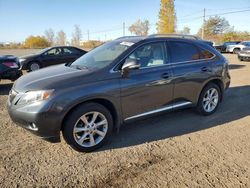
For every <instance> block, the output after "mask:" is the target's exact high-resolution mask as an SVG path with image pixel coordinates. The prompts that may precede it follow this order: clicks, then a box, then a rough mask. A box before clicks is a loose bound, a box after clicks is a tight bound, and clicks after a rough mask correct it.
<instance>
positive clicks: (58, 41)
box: [56, 30, 67, 45]
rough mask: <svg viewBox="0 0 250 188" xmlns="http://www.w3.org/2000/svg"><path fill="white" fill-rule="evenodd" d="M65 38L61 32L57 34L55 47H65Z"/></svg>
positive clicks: (64, 34)
mask: <svg viewBox="0 0 250 188" xmlns="http://www.w3.org/2000/svg"><path fill="white" fill-rule="evenodd" d="M66 42H67V37H66V33H65V32H64V31H63V30H60V31H58V32H57V36H56V44H57V45H66Z"/></svg>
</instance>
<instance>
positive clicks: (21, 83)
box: [13, 65, 93, 92]
mask: <svg viewBox="0 0 250 188" xmlns="http://www.w3.org/2000/svg"><path fill="white" fill-rule="evenodd" d="M92 75H93V71H90V70H88V69H83V70H78V69H74V68H71V67H67V66H65V65H57V66H51V67H48V68H43V69H41V70H38V71H34V72H31V73H28V74H26V75H24V76H22V77H20V78H19V79H18V80H17V81H16V82H15V83H14V85H13V88H14V90H15V91H17V92H27V91H34V90H45V89H60V88H61V87H63V88H65V87H72V86H74V85H76V84H77V83H79V81H81V83H84V82H90V81H91V80H93V78H92V79H91V77H92ZM83 77H85V78H84V79H83Z"/></svg>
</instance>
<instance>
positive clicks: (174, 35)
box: [148, 34, 201, 40]
mask: <svg viewBox="0 0 250 188" xmlns="http://www.w3.org/2000/svg"><path fill="white" fill-rule="evenodd" d="M157 37H159V38H160V37H175V38H186V39H194V40H201V39H200V38H199V37H197V36H194V35H183V34H153V35H149V36H148V38H157Z"/></svg>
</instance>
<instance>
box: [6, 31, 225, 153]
mask: <svg viewBox="0 0 250 188" xmlns="http://www.w3.org/2000/svg"><path fill="white" fill-rule="evenodd" d="M229 84H230V76H229V72H228V62H227V60H226V59H225V58H224V57H223V56H222V55H221V54H220V53H219V52H217V50H216V49H214V48H213V47H211V46H210V45H209V44H207V43H206V42H204V41H202V40H199V39H190V38H188V37H186V36H178V35H176V36H175V35H153V36H149V37H145V38H144V37H123V38H119V39H117V40H114V41H112V42H108V43H105V44H103V45H101V46H99V47H97V48H95V49H93V50H92V51H90V52H89V53H87V54H85V55H83V56H82V57H80V58H79V59H77V60H76V61H75V62H73V63H70V64H65V65H58V66H52V67H50V68H45V69H42V70H39V71H35V72H32V73H29V74H27V75H24V76H22V77H21V78H19V79H18V80H17V81H16V82H15V83H14V85H13V88H12V90H11V91H10V94H9V99H8V111H9V114H10V117H11V119H12V120H13V121H14V122H16V123H17V124H19V125H21V126H22V127H24V128H26V129H28V130H29V131H31V132H32V133H34V134H36V135H38V136H40V137H43V138H44V139H46V140H48V141H51V142H59V141H60V132H61V131H62V133H63V137H64V139H65V140H66V142H67V143H68V144H69V145H71V146H72V147H73V148H74V149H76V150H78V151H85V152H88V151H92V150H94V149H96V148H98V147H100V146H101V145H102V144H103V143H104V142H105V141H107V139H108V138H109V137H110V135H111V133H112V131H113V130H114V129H118V130H119V127H120V126H121V125H122V124H123V123H124V122H127V121H131V120H135V119H138V118H142V117H145V116H149V115H153V114H156V113H160V112H163V111H164V112H165V111H173V110H176V109H181V108H187V107H196V109H197V111H198V112H199V113H200V114H202V115H210V114H212V113H214V112H215V111H216V109H217V107H218V105H219V102H220V101H221V100H222V98H223V93H224V90H225V89H227V88H228V87H229Z"/></svg>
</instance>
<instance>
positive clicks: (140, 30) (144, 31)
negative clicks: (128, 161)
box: [128, 19, 149, 36]
mask: <svg viewBox="0 0 250 188" xmlns="http://www.w3.org/2000/svg"><path fill="white" fill-rule="evenodd" d="M128 29H129V31H130V32H131V33H134V34H135V35H139V36H146V35H148V30H149V21H148V20H144V21H141V20H140V19H139V20H137V21H136V22H135V23H133V24H132V25H131V26H130V27H129V28H128Z"/></svg>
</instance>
